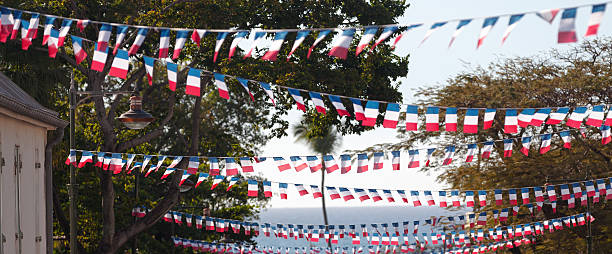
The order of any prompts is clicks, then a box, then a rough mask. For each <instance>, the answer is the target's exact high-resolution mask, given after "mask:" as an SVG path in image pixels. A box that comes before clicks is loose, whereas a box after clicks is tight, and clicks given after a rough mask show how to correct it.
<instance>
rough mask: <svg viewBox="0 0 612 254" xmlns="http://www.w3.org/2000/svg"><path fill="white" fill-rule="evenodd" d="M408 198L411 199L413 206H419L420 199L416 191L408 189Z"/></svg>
mask: <svg viewBox="0 0 612 254" xmlns="http://www.w3.org/2000/svg"><path fill="white" fill-rule="evenodd" d="M410 198H411V199H412V205H413V206H414V207H417V206H421V200H419V192H418V191H410Z"/></svg>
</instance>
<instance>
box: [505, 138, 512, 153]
mask: <svg viewBox="0 0 612 254" xmlns="http://www.w3.org/2000/svg"><path fill="white" fill-rule="evenodd" d="M512 144H513V140H512V139H504V157H511V156H512Z"/></svg>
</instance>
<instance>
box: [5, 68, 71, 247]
mask: <svg viewBox="0 0 612 254" xmlns="http://www.w3.org/2000/svg"><path fill="white" fill-rule="evenodd" d="M66 124H67V123H66V122H65V121H63V120H61V119H60V118H59V117H58V113H56V112H54V111H51V110H49V109H46V108H44V107H43V106H41V105H40V104H39V103H38V102H36V100H34V99H33V98H32V97H31V96H29V95H28V94H27V93H26V92H24V91H23V90H22V89H20V88H19V87H18V86H17V85H16V84H15V83H13V82H12V81H11V80H10V79H8V78H7V77H6V76H5V75H4V74H2V73H0V232H1V233H2V234H1V236H0V240H1V244H0V254H21V253H27V254H29V253H51V252H52V249H51V252H49V249H50V248H49V247H51V246H52V244H53V243H52V240H50V239H52V238H51V237H52V234H53V214H52V211H53V203H52V193H51V191H52V189H51V184H52V182H51V179H52V178H51V172H45V167H44V165H45V148H46V145H47V132H49V131H52V130H56V129H58V128H59V130H58V131H63V128H64V127H65V126H66Z"/></svg>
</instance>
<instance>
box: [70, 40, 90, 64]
mask: <svg viewBox="0 0 612 254" xmlns="http://www.w3.org/2000/svg"><path fill="white" fill-rule="evenodd" d="M70 38H71V39H72V51H74V57H75V59H76V63H77V64H80V63H81V62H83V60H85V58H87V52H85V50H84V49H83V39H82V38H80V37H76V36H70Z"/></svg>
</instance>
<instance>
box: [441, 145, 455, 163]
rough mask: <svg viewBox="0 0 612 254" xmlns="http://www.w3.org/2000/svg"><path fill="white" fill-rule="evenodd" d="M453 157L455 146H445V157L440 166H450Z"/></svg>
mask: <svg viewBox="0 0 612 254" xmlns="http://www.w3.org/2000/svg"><path fill="white" fill-rule="evenodd" d="M454 155H455V146H447V147H446V151H445V155H444V162H443V163H442V165H449V164H451V162H453V156H454Z"/></svg>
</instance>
